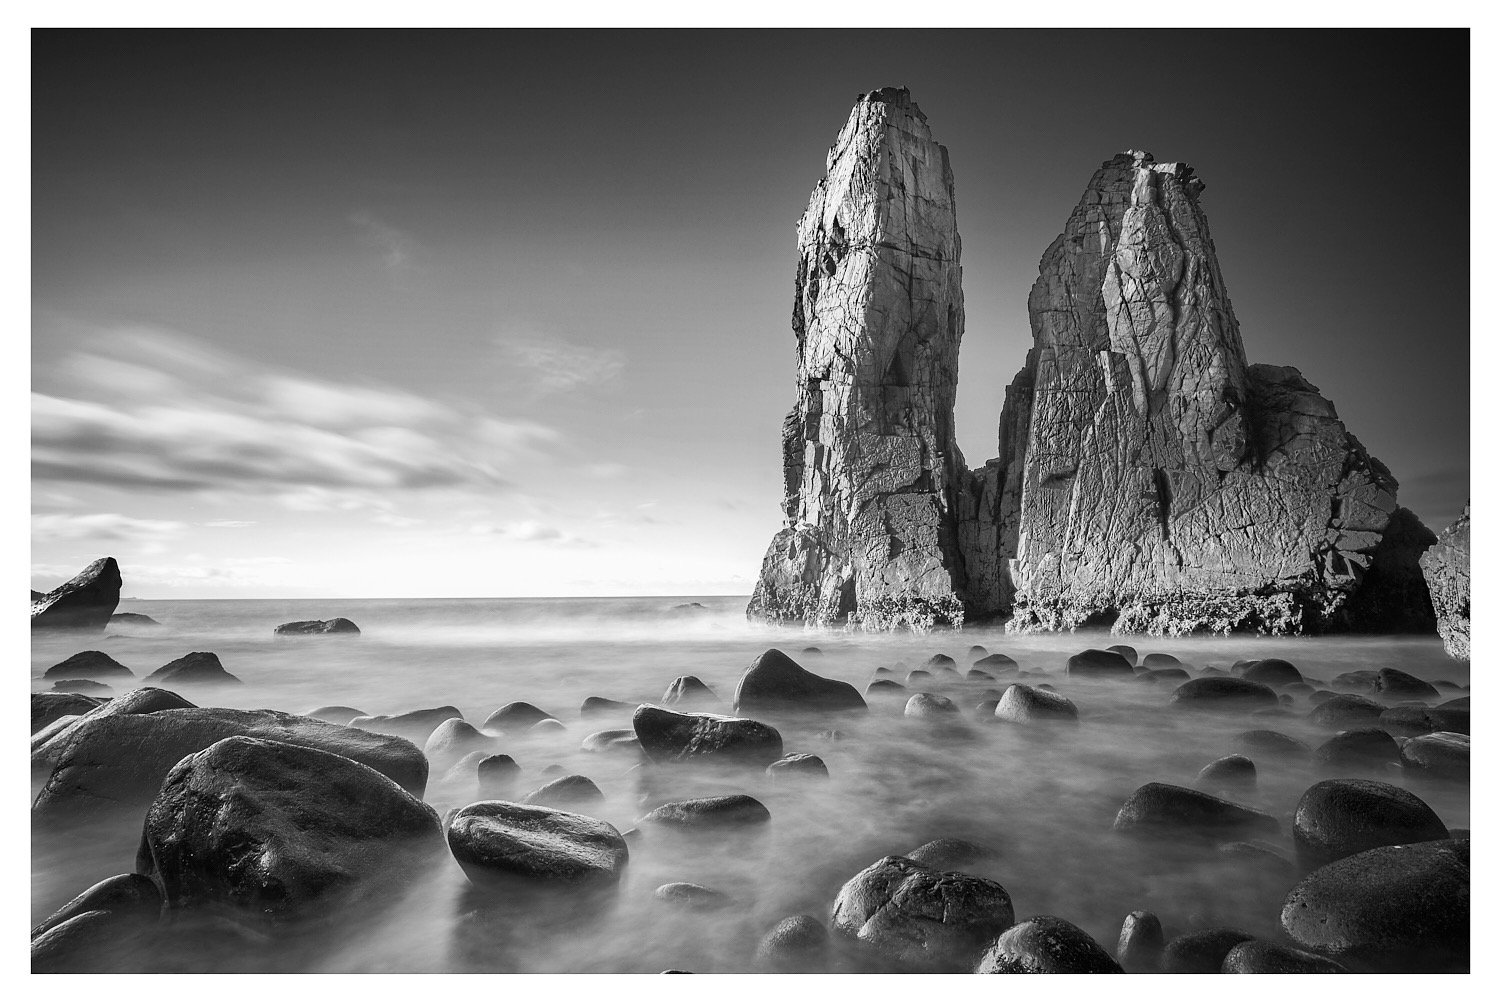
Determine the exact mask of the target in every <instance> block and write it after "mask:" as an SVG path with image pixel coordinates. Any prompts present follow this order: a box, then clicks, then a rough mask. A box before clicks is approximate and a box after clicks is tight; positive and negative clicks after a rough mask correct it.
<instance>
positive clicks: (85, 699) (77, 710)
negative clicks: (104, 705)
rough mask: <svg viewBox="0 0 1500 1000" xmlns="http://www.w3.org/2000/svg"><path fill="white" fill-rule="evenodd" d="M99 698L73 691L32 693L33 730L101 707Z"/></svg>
mask: <svg viewBox="0 0 1500 1000" xmlns="http://www.w3.org/2000/svg"><path fill="white" fill-rule="evenodd" d="M99 704H100V702H99V699H98V698H91V697H89V696H88V695H86V694H76V693H73V692H61V691H58V692H53V691H41V692H33V693H32V695H31V731H32V732H33V733H39V732H41V731H42V730H43V729H46V728H47V727H48V726H50V725H52V723H54V722H56V721H57V720H58V719H62V718H65V717H67V716H70V715H72V716H77V715H83V714H84V713H86V712H89V711H91V710H93V709H95V708H98V707H99Z"/></svg>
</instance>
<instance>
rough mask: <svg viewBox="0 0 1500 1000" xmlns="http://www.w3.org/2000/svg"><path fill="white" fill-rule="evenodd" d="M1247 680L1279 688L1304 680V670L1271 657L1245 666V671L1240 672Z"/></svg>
mask: <svg viewBox="0 0 1500 1000" xmlns="http://www.w3.org/2000/svg"><path fill="white" fill-rule="evenodd" d="M1240 676H1241V677H1243V678H1244V679H1245V680H1247V681H1255V682H1256V683H1257V684H1264V685H1266V686H1267V687H1273V688H1279V687H1285V686H1286V685H1288V684H1296V683H1299V682H1300V681H1301V680H1302V671H1300V670H1298V669H1297V668H1296V667H1294V666H1292V665H1291V664H1290V663H1288V662H1287V661H1286V660H1279V659H1277V658H1275V657H1270V658H1268V659H1265V660H1256V661H1254V662H1253V663H1251V664H1249V665H1248V666H1246V667H1245V672H1244V673H1242V674H1240Z"/></svg>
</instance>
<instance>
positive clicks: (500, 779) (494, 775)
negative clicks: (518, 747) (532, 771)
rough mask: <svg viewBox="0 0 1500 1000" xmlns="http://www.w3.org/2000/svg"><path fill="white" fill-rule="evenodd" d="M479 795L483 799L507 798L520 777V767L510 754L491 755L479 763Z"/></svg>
mask: <svg viewBox="0 0 1500 1000" xmlns="http://www.w3.org/2000/svg"><path fill="white" fill-rule="evenodd" d="M477 774H478V777H479V794H480V795H481V796H484V797H485V798H496V799H505V798H509V797H510V795H511V793H512V792H513V791H514V790H515V787H516V782H517V781H519V780H520V777H521V765H519V764H517V763H516V762H515V760H514V759H513V758H512V757H511V756H510V754H504V753H497V754H491V755H490V756H488V757H486V758H484V759H483V760H481V761H480V762H479V768H478V771H477Z"/></svg>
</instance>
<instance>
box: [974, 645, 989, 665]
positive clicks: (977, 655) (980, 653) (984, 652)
mask: <svg viewBox="0 0 1500 1000" xmlns="http://www.w3.org/2000/svg"><path fill="white" fill-rule="evenodd" d="M989 655H990V651H989V650H988V649H985V648H984V647H983V646H970V647H969V662H970V663H973V662H974V661H975V660H982V659H984V658H985V657H986V656H989Z"/></svg>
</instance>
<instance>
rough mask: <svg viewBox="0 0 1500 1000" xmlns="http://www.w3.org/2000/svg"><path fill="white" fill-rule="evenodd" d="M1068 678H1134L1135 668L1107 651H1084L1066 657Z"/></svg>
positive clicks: (1121, 657)
mask: <svg viewBox="0 0 1500 1000" xmlns="http://www.w3.org/2000/svg"><path fill="white" fill-rule="evenodd" d="M1067 674H1068V676H1069V677H1115V678H1119V677H1134V676H1135V667H1134V666H1133V664H1132V663H1131V661H1129V660H1127V659H1126V658H1125V657H1123V656H1121V655H1120V654H1119V653H1116V652H1114V651H1113V650H1108V649H1085V650H1084V651H1083V652H1081V653H1074V654H1073V655H1072V656H1070V657H1068V669H1067Z"/></svg>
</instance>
